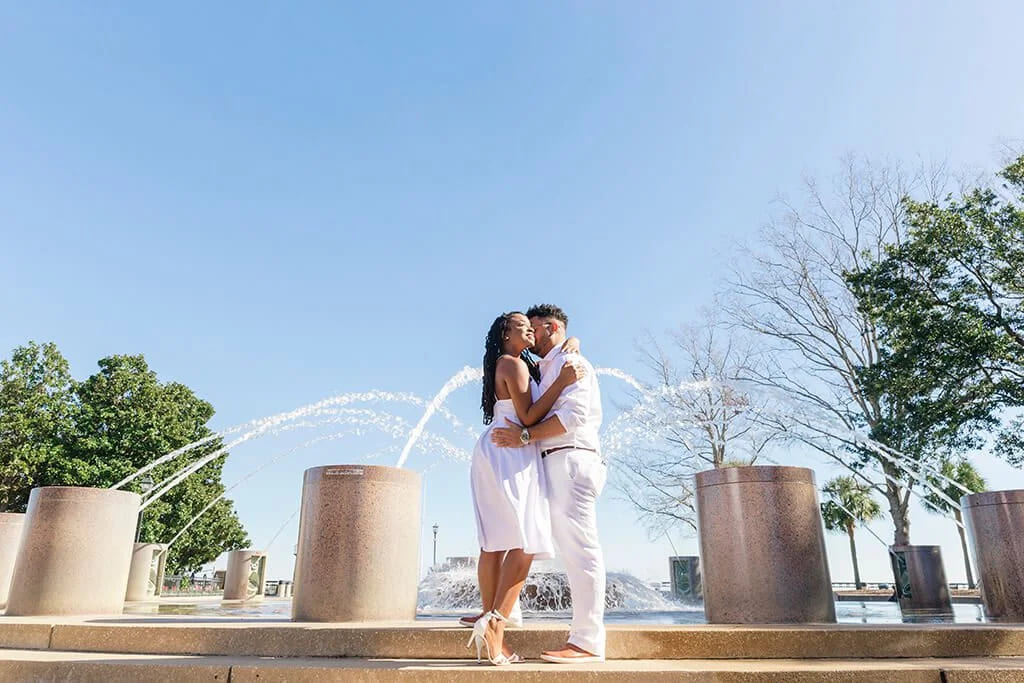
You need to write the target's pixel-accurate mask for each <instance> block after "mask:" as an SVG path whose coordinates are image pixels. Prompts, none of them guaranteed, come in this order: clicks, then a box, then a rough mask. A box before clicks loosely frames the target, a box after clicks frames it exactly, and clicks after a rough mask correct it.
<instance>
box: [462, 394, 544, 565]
mask: <svg viewBox="0 0 1024 683" xmlns="http://www.w3.org/2000/svg"><path fill="white" fill-rule="evenodd" d="M506 417H507V418H509V419H510V420H512V421H513V422H515V423H516V424H519V420H518V418H517V417H516V410H515V407H514V406H513V405H512V399H503V400H500V401H498V402H497V403H495V404H494V420H493V422H491V425H490V426H489V427H488V428H487V429H485V430H484V433H483V434H481V435H480V439H479V440H478V441H477V442H476V447H475V448H474V449H473V460H472V464H471V465H470V468H469V478H470V488H471V489H472V491H473V507H474V509H475V510H476V529H477V538H478V539H479V541H480V548H481V549H483V550H486V551H488V552H492V551H498V550H512V549H514V548H521V549H522V550H523V552H525V553H529V554H532V555H535V556H536V558H535V559H538V560H542V559H549V558H551V557H553V556H554V554H555V550H554V542H553V540H552V537H551V513H550V512H549V511H548V496H547V476H546V475H545V474H544V466H543V464H542V463H541V459H540V449H539V448H538V447H537V446H535V445H534V444H528V445H526V446H523V447H522V448H499V447H498V446H495V445H494V444H493V443H491V429H493V428H494V427H507V426H508V424H507V423H506V422H505V418H506Z"/></svg>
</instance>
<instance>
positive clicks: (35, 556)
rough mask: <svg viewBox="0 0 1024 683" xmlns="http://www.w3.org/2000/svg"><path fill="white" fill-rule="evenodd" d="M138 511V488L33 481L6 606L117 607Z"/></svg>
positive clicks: (20, 609)
mask: <svg viewBox="0 0 1024 683" xmlns="http://www.w3.org/2000/svg"><path fill="white" fill-rule="evenodd" d="M138 513H139V495H138V494H136V493H129V492H127V491H116V490H111V489H94V488H84V487H74V486H44V487H41V488H36V489H32V493H31V494H30V496H29V502H28V510H27V512H26V515H25V528H24V531H23V535H22V539H21V545H20V547H19V550H18V557H17V560H16V561H15V565H14V576H13V578H12V580H11V588H10V597H9V600H8V603H7V614H8V615H19V616H31V615H41V614H120V613H121V609H122V607H123V606H124V596H125V590H126V586H127V585H128V573H129V568H130V565H131V555H132V543H133V541H134V537H135V521H136V518H137V517H138Z"/></svg>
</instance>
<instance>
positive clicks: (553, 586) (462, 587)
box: [418, 560, 682, 616]
mask: <svg viewBox="0 0 1024 683" xmlns="http://www.w3.org/2000/svg"><path fill="white" fill-rule="evenodd" d="M418 603H419V609H420V610H421V611H424V612H429V613H435V614H439V613H440V614H443V613H449V612H459V613H461V614H465V613H467V612H473V611H476V610H479V609H480V589H479V587H478V585H477V577H476V568H475V564H473V563H449V564H448V565H446V566H443V567H440V568H438V569H436V570H433V571H431V572H430V573H429V574H427V576H426V577H424V579H423V580H422V581H421V582H420V586H419V599H418ZM520 604H521V607H522V610H523V611H524V612H526V613H529V614H533V615H535V616H536V615H542V614H549V615H565V614H568V613H569V612H570V611H571V610H572V595H571V592H570V590H569V581H568V579H567V578H566V575H565V571H564V569H562V568H561V566H560V565H559V564H558V563H557V561H551V560H545V561H537V562H535V563H534V566H533V568H532V569H531V571H530V575H529V577H528V578H527V580H526V585H525V586H524V587H523V592H522V594H521V595H520ZM681 607H682V604H681V603H680V602H676V601H673V600H671V599H669V598H667V597H665V596H663V595H662V594H661V593H659V592H658V591H656V590H654V589H653V588H651V587H650V586H648V585H647V584H645V583H644V582H643V581H641V580H639V579H637V578H636V577H635V576H631V575H629V574H626V573H623V572H608V583H607V588H606V590H605V609H606V610H607V611H609V612H611V613H613V614H614V613H617V612H626V613H643V612H660V611H671V610H678V609H680V608H681Z"/></svg>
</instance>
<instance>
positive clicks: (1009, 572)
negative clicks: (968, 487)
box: [961, 490, 1024, 622]
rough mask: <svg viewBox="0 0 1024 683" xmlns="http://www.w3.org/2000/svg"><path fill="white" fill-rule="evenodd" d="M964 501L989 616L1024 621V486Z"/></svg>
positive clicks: (965, 517)
mask: <svg viewBox="0 0 1024 683" xmlns="http://www.w3.org/2000/svg"><path fill="white" fill-rule="evenodd" d="M961 505H962V507H963V514H964V520H965V521H966V522H967V532H968V536H969V537H970V539H971V546H972V549H973V550H974V557H975V559H976V561H977V564H978V581H979V583H980V585H981V601H982V604H983V605H984V606H985V616H986V617H988V618H989V619H992V620H993V621H1010V622H1024V490H1015V491H986V492H984V493H974V494H971V495H967V496H964V497H963V498H962V499H961Z"/></svg>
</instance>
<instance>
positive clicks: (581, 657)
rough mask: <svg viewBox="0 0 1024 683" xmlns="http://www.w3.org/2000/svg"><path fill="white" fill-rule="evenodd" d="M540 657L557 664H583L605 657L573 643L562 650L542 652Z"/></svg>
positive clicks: (599, 660) (598, 660)
mask: <svg viewBox="0 0 1024 683" xmlns="http://www.w3.org/2000/svg"><path fill="white" fill-rule="evenodd" d="M540 658H541V659H543V660H544V661H545V662H553V663H555V664H582V663H586V662H603V661H604V657H601V656H600V655H595V654H594V653H592V652H587V651H586V650H584V649H582V648H579V647H576V646H575V645H572V644H570V645H566V646H565V647H563V648H562V649H561V650H548V651H546V652H544V653H543V654H541V656H540Z"/></svg>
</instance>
